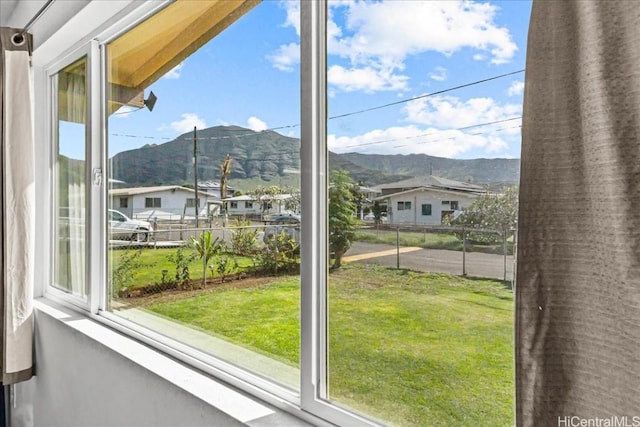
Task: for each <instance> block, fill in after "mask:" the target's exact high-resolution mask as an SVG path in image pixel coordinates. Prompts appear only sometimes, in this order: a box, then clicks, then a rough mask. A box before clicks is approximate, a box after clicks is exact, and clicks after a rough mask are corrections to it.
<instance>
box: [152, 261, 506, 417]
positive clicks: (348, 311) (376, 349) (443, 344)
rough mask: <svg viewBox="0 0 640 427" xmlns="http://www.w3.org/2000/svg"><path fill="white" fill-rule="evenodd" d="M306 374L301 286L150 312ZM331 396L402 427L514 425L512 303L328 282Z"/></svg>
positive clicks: (456, 292)
mask: <svg viewBox="0 0 640 427" xmlns="http://www.w3.org/2000/svg"><path fill="white" fill-rule="evenodd" d="M147 308H148V309H149V310H151V311H153V312H156V313H158V314H161V315H163V316H166V317H169V318H173V319H176V320H178V321H180V322H182V323H185V324H191V325H193V326H195V327H197V328H198V329H201V330H203V331H207V332H209V333H211V334H215V335H223V336H225V337H227V338H228V339H230V340H232V341H235V342H237V343H240V344H242V345H243V346H246V347H249V348H252V349H255V350H257V351H259V352H260V353H264V354H268V355H270V356H272V357H274V358H276V359H278V360H281V361H284V362H286V363H289V364H291V365H294V366H297V365H298V361H299V339H300V337H299V279H298V277H286V278H274V280H273V282H270V283H269V284H266V285H261V286H257V287H254V288H233V287H227V288H221V289H218V290H214V291H209V292H207V293H203V294H202V295H200V296H197V297H192V298H185V299H179V300H175V301H171V302H162V303H155V304H153V305H150V306H148V307H147ZM328 359H329V395H330V398H331V400H333V401H335V402H336V403H338V404H341V405H346V406H349V407H351V408H354V409H356V410H360V411H362V412H366V413H368V414H371V415H373V416H376V417H378V418H380V419H381V420H384V421H387V422H390V423H392V424H395V425H406V426H452V425H455V426H507V425H513V423H514V420H513V404H514V401H513V395H514V383H513V297H512V294H511V292H510V291H508V290H506V289H505V288H504V287H503V286H502V284H501V283H500V282H497V281H492V280H469V279H464V278H461V277H457V276H451V275H446V274H423V273H414V272H408V271H402V270H400V271H397V270H388V269H384V268H382V267H379V266H375V265H359V264H347V265H346V266H345V267H344V268H343V269H341V270H339V271H336V272H334V273H332V274H331V275H330V284H329V356H328Z"/></svg>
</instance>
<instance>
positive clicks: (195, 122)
mask: <svg viewBox="0 0 640 427" xmlns="http://www.w3.org/2000/svg"><path fill="white" fill-rule="evenodd" d="M194 127H196V128H198V129H203V128H205V127H207V125H206V123H205V121H204V120H203V119H201V118H200V117H198V115H197V114H195V113H183V114H182V120H178V121H175V122H171V128H172V129H173V130H175V131H176V132H180V133H186V132H189V131H192V130H193V128H194Z"/></svg>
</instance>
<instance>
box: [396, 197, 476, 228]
mask: <svg viewBox="0 0 640 427" xmlns="http://www.w3.org/2000/svg"><path fill="white" fill-rule="evenodd" d="M388 200H389V206H390V207H391V216H390V217H389V221H390V223H391V224H419V225H441V224H442V221H441V219H442V212H443V211H448V210H450V209H449V205H443V204H442V201H443V200H449V201H457V202H458V205H459V208H460V209H463V208H466V207H468V206H469V205H470V204H471V203H473V201H474V200H475V197H473V196H468V195H465V194H462V193H448V192H441V191H438V192H436V191H428V190H425V191H412V192H408V193H405V194H401V195H398V196H393V195H391V196H389V199H388ZM400 201H403V202H411V209H408V210H407V209H405V210H401V211H399V210H398V202H400ZM423 204H431V215H429V216H423V215H422V205H423Z"/></svg>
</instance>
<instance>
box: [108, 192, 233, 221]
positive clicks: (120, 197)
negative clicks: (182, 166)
mask: <svg viewBox="0 0 640 427" xmlns="http://www.w3.org/2000/svg"><path fill="white" fill-rule="evenodd" d="M109 199H110V202H111V208H112V209H115V210H117V211H119V212H122V213H123V214H125V215H127V216H128V217H130V218H136V219H145V220H149V219H153V218H154V217H158V219H179V218H183V217H185V216H188V217H191V218H194V216H195V191H194V190H193V189H191V188H186V187H181V186H179V185H167V186H160V187H134V188H118V189H113V190H110V191H109ZM198 205H199V209H198V216H200V217H207V216H208V215H214V216H215V215H219V213H220V207H221V206H222V202H221V201H220V198H219V197H217V196H216V195H215V194H211V193H208V192H204V191H202V192H200V191H199V192H198Z"/></svg>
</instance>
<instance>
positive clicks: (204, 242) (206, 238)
mask: <svg viewBox="0 0 640 427" xmlns="http://www.w3.org/2000/svg"><path fill="white" fill-rule="evenodd" d="M191 245H192V246H193V248H194V249H195V250H196V252H197V253H198V256H199V258H200V259H201V260H202V288H204V287H205V285H206V283H207V264H209V260H210V259H211V258H213V257H214V256H215V255H217V254H219V253H220V252H221V251H222V242H221V241H220V238H219V237H216V238H215V240H214V239H213V236H212V235H211V231H209V230H207V231H205V232H204V233H201V234H200V238H198V239H196V237H195V236H191Z"/></svg>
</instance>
